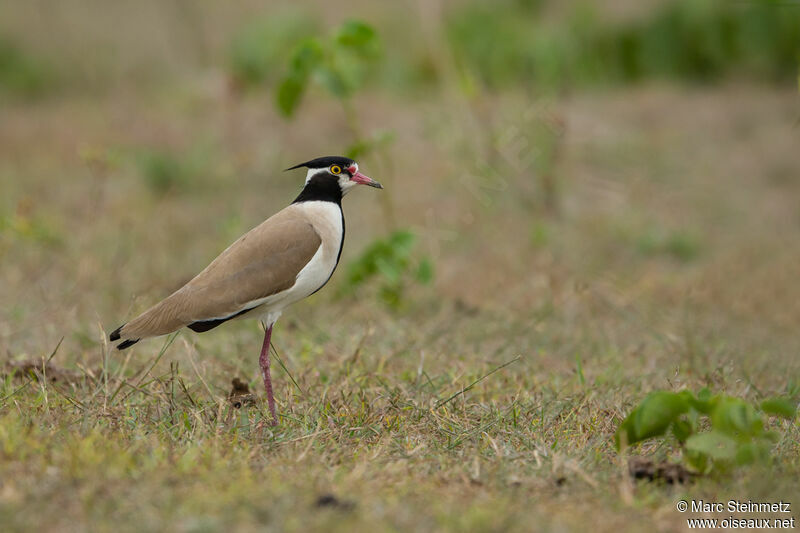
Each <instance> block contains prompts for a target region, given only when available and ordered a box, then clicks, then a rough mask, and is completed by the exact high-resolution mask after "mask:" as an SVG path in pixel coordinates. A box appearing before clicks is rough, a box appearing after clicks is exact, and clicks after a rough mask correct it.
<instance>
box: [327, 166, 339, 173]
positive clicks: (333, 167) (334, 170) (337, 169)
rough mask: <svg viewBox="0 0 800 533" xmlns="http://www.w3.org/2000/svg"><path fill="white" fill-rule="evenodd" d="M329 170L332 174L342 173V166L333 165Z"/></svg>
mask: <svg viewBox="0 0 800 533" xmlns="http://www.w3.org/2000/svg"><path fill="white" fill-rule="evenodd" d="M329 170H330V171H331V174H340V173H341V172H342V167H340V166H339V165H331V168H330V169H329Z"/></svg>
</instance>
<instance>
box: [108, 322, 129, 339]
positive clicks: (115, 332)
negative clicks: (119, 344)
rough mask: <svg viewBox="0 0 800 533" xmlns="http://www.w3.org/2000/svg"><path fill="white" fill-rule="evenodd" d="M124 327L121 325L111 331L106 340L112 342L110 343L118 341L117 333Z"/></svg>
mask: <svg viewBox="0 0 800 533" xmlns="http://www.w3.org/2000/svg"><path fill="white" fill-rule="evenodd" d="M124 327H125V324H122V325H121V326H120V327H118V328H117V329H115V330H114V331H112V332H111V335H109V336H108V339H109V340H112V341H118V340H119V332H120V331H122V328H124Z"/></svg>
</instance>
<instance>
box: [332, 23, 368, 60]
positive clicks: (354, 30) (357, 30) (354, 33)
mask: <svg viewBox="0 0 800 533" xmlns="http://www.w3.org/2000/svg"><path fill="white" fill-rule="evenodd" d="M336 42H337V43H338V44H340V45H342V46H346V47H349V48H353V49H355V50H357V51H359V52H361V53H372V52H374V46H375V44H376V43H377V34H376V32H375V29H374V28H372V26H370V25H368V24H366V23H364V22H361V21H359V20H348V21H345V22H344V24H342V26H341V28H339V31H338V32H337V34H336Z"/></svg>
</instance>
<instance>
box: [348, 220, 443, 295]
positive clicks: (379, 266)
mask: <svg viewBox="0 0 800 533" xmlns="http://www.w3.org/2000/svg"><path fill="white" fill-rule="evenodd" d="M416 239H417V238H416V235H414V234H413V233H411V232H410V231H407V230H401V231H395V232H394V233H392V234H391V235H389V237H387V238H386V239H378V240H375V241H374V242H373V243H372V244H370V245H369V246H367V248H366V249H365V250H364V251H363V252H362V253H361V255H360V256H359V257H358V258H356V259H355V260H354V261H352V262H351V263H350V264H349V265H348V272H347V280H346V282H345V283H344V285H343V286H342V288H341V289H340V294H348V293H353V292H355V290H356V289H357V288H358V287H360V286H362V285H365V284H367V282H368V281H369V280H371V279H378V280H379V282H378V295H379V298H380V300H381V301H382V302H383V303H384V304H385V305H387V306H388V307H390V308H393V309H396V308H398V307H400V306H401V305H402V304H403V302H404V300H405V289H406V288H407V286H408V285H409V283H411V282H416V283H421V284H427V283H430V281H431V280H432V279H433V263H432V262H431V260H430V259H429V258H427V257H423V258H420V259H415V254H414V253H413V252H414V245H415V243H416Z"/></svg>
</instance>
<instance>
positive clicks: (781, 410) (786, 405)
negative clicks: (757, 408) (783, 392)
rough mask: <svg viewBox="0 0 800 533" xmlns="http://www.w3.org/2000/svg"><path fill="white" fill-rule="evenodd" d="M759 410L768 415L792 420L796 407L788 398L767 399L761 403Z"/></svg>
mask: <svg viewBox="0 0 800 533" xmlns="http://www.w3.org/2000/svg"><path fill="white" fill-rule="evenodd" d="M761 410H762V411H764V412H765V413H767V414H768V415H775V416H780V417H783V418H787V419H789V420H794V417H795V415H796V414H797V406H796V405H795V403H794V402H792V401H791V400H789V399H788V398H769V399H767V400H764V401H763V402H761Z"/></svg>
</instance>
